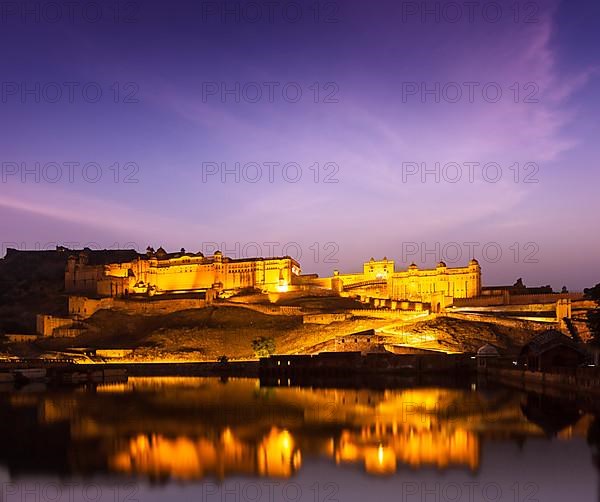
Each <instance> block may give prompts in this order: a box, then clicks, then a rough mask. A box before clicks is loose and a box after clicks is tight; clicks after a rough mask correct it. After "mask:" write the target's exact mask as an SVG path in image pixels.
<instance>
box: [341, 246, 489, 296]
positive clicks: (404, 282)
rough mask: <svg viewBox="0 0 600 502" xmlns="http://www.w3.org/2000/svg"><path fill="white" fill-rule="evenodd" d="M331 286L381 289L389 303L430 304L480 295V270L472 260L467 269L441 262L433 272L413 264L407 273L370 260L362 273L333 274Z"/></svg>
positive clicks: (390, 262) (380, 261) (344, 289)
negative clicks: (445, 299) (393, 301)
mask: <svg viewBox="0 0 600 502" xmlns="http://www.w3.org/2000/svg"><path fill="white" fill-rule="evenodd" d="M332 287H333V288H334V289H337V290H338V291H349V290H352V289H367V288H380V289H384V288H385V290H386V294H385V296H386V297H387V298H389V299H391V300H398V301H402V300H407V301H415V302H425V303H433V302H434V301H436V300H438V299H439V298H441V297H451V298H474V297H476V296H479V295H481V267H480V265H479V262H478V261H477V260H475V259H473V260H471V261H469V264H468V265H467V266H466V267H448V266H446V264H445V263H444V262H440V263H438V265H437V266H436V268H433V269H419V267H418V266H417V265H416V264H414V263H412V264H411V265H410V266H409V267H408V269H407V270H404V271H398V272H396V270H395V263H394V261H393V260H388V259H387V258H385V257H384V258H383V260H375V259H373V258H371V259H370V260H369V261H367V262H365V263H364V264H363V271H362V273H355V274H340V273H339V272H337V271H334V275H333V277H332Z"/></svg>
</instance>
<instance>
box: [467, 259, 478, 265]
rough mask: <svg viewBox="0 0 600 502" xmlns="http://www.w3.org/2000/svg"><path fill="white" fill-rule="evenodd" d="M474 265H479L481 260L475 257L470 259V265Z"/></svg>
mask: <svg viewBox="0 0 600 502" xmlns="http://www.w3.org/2000/svg"><path fill="white" fill-rule="evenodd" d="M474 265H477V266H479V262H478V261H477V260H476V259H475V258H473V259H472V260H471V261H469V266H474Z"/></svg>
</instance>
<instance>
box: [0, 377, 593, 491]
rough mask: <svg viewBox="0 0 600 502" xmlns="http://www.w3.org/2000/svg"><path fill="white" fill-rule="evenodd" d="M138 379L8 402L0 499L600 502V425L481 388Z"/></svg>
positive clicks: (582, 413) (548, 402)
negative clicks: (599, 498) (269, 383)
mask: <svg viewBox="0 0 600 502" xmlns="http://www.w3.org/2000/svg"><path fill="white" fill-rule="evenodd" d="M336 385H337V387H336V388H327V387H325V386H323V387H322V388H312V387H311V388H309V387H287V386H281V387H269V386H266V385H264V384H263V385H261V382H260V381H259V380H257V379H243V378H239V379H219V378H196V377H130V378H129V380H128V381H127V382H126V383H115V384H103V385H97V386H93V387H72V388H47V387H46V386H45V385H42V384H31V385H29V386H26V387H22V388H20V389H14V388H12V387H5V388H3V389H2V390H1V391H0V401H1V405H0V415H1V417H0V418H1V419H0V428H1V429H2V438H3V440H2V447H1V448H0V483H1V485H2V493H1V499H0V500H1V501H2V502H12V501H14V502H17V501H18V502H26V501H27V502H45V501H49V502H50V501H51V502H62V501H65V502H74V501H80V500H82V501H87V502H125V501H135V500H137V501H146V500H148V501H169V500H173V501H175V500H194V501H201V502H212V501H214V502H263V501H265V502H273V501H279V500H282V501H289V502H328V501H329V502H335V501H340V502H341V501H344V502H346V501H361V502H367V501H369V500H373V501H375V500H394V501H402V502H404V501H407V502H408V501H415V502H416V501H419V502H443V501H449V502H460V501H468V502H474V501H507V502H508V501H510V502H525V501H529V502H534V501H540V502H550V501H557V502H559V501H560V502H563V501H566V500H577V501H581V502H583V501H592V500H594V501H596V500H598V496H599V495H598V486H599V475H600V470H599V469H600V467H599V465H600V454H599V451H600V450H599V445H600V422H599V420H598V418H597V417H596V416H595V415H594V413H592V412H590V410H588V409H584V408H583V407H581V405H580V404H578V403H575V402H572V401H569V400H568V399H564V398H560V397H552V398H550V397H547V396H541V395H538V394H534V393H524V392H520V391H516V390H512V389H509V388H505V387H500V386H489V385H484V384H483V383H478V382H475V381H473V382H467V383H463V384H452V386H442V385H439V384H438V385H435V386H432V385H421V386H413V387H406V388H393V387H389V386H386V385H382V386H378V387H377V388H370V389H365V388H352V386H350V385H349V386H348V388H344V386H343V385H339V382H336Z"/></svg>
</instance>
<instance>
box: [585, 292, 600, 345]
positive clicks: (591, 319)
mask: <svg viewBox="0 0 600 502" xmlns="http://www.w3.org/2000/svg"><path fill="white" fill-rule="evenodd" d="M583 292H584V293H585V296H586V298H588V299H589V300H594V301H595V302H596V308H595V309H590V310H589V311H588V315H587V320H588V326H589V327H590V331H591V332H592V337H593V343H595V344H596V345H599V344H600V283H599V284H596V285H595V286H594V287H593V288H586V289H584V290H583Z"/></svg>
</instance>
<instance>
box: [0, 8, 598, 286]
mask: <svg viewBox="0 0 600 502" xmlns="http://www.w3.org/2000/svg"><path fill="white" fill-rule="evenodd" d="M49 3H52V2H49ZM248 3H249V2H226V4H225V7H227V8H228V9H229V10H233V11H235V10H236V9H240V8H241V9H242V10H241V11H240V17H239V19H235V17H234V16H235V15H234V14H225V13H224V12H223V9H224V4H223V3H222V2H203V1H199V0H194V1H177V2H173V3H166V2H148V1H144V2H137V3H136V2H123V3H122V4H121V7H122V9H121V13H120V15H117V18H118V20H119V22H116V21H115V13H114V10H113V9H114V3H113V2H106V3H101V4H100V5H102V8H103V10H102V12H100V13H98V12H94V11H92V10H89V9H90V6H89V4H90V2H83V3H82V4H78V5H80V6H81V8H79V7H76V8H75V9H74V11H73V12H69V11H68V9H67V7H64V9H63V10H62V11H61V12H60V13H59V14H60V19H58V20H57V21H56V22H51V21H52V16H53V15H55V13H53V11H51V10H49V9H50V7H48V8H47V9H46V10H43V6H44V5H46V6H47V3H45V2H44V1H42V2H41V4H40V3H38V4H37V5H38V7H37V8H38V9H40V10H39V12H38V13H37V14H31V13H29V14H27V10H26V9H25V10H23V9H24V7H23V6H29V8H30V9H35V7H32V6H34V5H36V4H35V3H34V2H16V3H14V5H16V6H17V11H16V12H14V11H13V10H10V11H6V9H5V10H3V11H2V12H0V44H1V47H2V51H3V58H2V59H1V61H0V67H1V70H2V71H1V73H0V74H1V76H2V77H1V79H0V81H1V83H2V87H1V89H0V91H1V96H0V98H1V99H0V112H1V115H0V117H1V119H0V128H1V130H0V152H1V155H0V157H1V159H0V160H1V162H2V186H1V187H0V190H1V191H0V211H1V214H2V218H1V223H0V231H1V234H2V247H3V251H4V249H5V248H6V247H8V246H13V247H15V246H16V247H20V248H30V249H34V248H36V247H39V246H41V247H46V246H52V245H53V244H54V243H57V242H58V243H61V244H69V243H74V244H76V245H79V246H82V245H86V244H87V245H90V247H101V248H108V247H114V246H115V245H119V246H127V247H129V246H130V245H135V246H136V247H137V248H138V249H142V250H143V249H145V248H146V246H147V245H149V244H150V245H152V246H154V247H158V246H160V245H162V246H163V247H165V248H166V249H168V250H178V249H179V248H180V247H185V248H186V249H187V250H189V251H199V250H203V251H205V252H207V251H210V250H211V249H213V244H212V243H218V245H219V246H218V247H220V248H224V249H223V251H224V252H225V254H229V255H232V256H244V255H255V254H257V253H256V250H259V251H262V253H259V254H264V255H267V254H276V255H279V254H283V253H285V252H287V254H291V255H292V256H295V257H296V258H299V260H300V262H301V264H302V266H303V271H304V272H306V273H309V272H317V273H319V274H321V275H326V274H330V273H331V271H332V270H333V269H334V268H339V269H340V270H342V271H358V270H360V268H361V263H362V261H363V260H365V259H368V258H369V257H371V256H375V257H383V256H384V255H387V257H388V258H394V259H396V261H397V264H398V265H397V267H398V268H403V267H404V266H406V265H408V264H409V263H410V262H411V261H415V262H416V263H417V264H419V265H423V266H425V265H434V264H435V263H436V262H437V261H438V260H439V259H440V258H442V259H445V260H446V262H447V263H448V265H449V266H461V265H464V264H466V263H467V261H468V259H469V258H470V256H469V255H470V254H474V256H475V257H476V258H477V259H479V261H480V262H481V265H482V268H483V274H484V283H485V284H487V285H493V284H509V283H510V284H512V283H513V282H514V281H515V280H516V278H517V277H523V279H524V282H525V283H526V284H528V285H539V284H548V283H550V284H552V285H553V286H554V287H555V288H560V287H561V286H562V285H563V284H564V285H566V286H567V287H569V288H570V289H572V290H580V289H582V288H584V287H588V286H592V285H594V284H596V283H597V282H600V263H599V259H598V249H599V247H600V232H599V231H598V226H599V225H598V222H597V219H598V214H599V213H598V210H599V205H600V202H598V186H599V182H600V170H599V169H598V160H597V159H598V158H599V150H600V145H599V142H598V137H600V134H599V133H600V131H599V125H598V124H599V121H598V116H599V113H600V100H599V99H598V83H599V81H600V74H599V70H600V61H599V56H598V47H600V32H599V31H598V30H597V20H598V19H599V17H600V4H599V3H598V2H597V1H596V0H590V1H578V0H575V1H573V0H569V1H568V2H567V1H563V2H559V1H546V0H542V1H539V2H519V3H518V5H519V11H518V19H515V16H516V14H517V13H516V12H515V10H514V5H515V2H514V0H510V1H499V2H485V1H483V2H479V3H478V5H479V6H478V7H475V8H474V11H473V12H472V13H471V14H472V18H471V19H469V15H470V13H469V10H468V7H466V6H465V4H464V3H463V2H456V3H453V2H447V1H441V2H427V3H425V4H423V3H422V2H398V1H385V2H384V1H377V2H365V1H364V0H362V1H354V0H344V1H341V0H340V1H339V2H337V3H336V2H321V4H320V7H321V12H320V14H321V17H320V19H319V21H318V22H317V21H316V20H315V18H314V16H315V12H314V5H315V3H314V2H313V1H310V2H286V1H284V0H281V1H279V2H276V3H275V4H274V7H272V17H271V19H269V11H268V7H267V6H266V5H265V2H257V3H258V5H260V6H261V9H262V10H261V12H260V13H257V12H256V10H254V11H252V10H250V9H251V8H254V7H252V5H248ZM250 3H251V4H252V2H250ZM490 3H492V4H494V5H492V6H490V5H489V4H490ZM59 4H60V5H63V4H62V3H61V2H59ZM450 4H452V5H450ZM64 5H66V4H64ZM254 5H256V4H254ZM495 5H500V6H501V7H502V11H501V13H500V14H498V11H496V10H495V7H494V6H495ZM40 6H41V7H40ZM297 6H300V7H301V8H302V12H301V13H300V14H299V13H298V10H297ZM311 6H312V7H311ZM423 6H426V7H427V8H428V9H429V10H430V11H431V10H435V8H436V7H437V8H438V9H439V12H440V17H439V19H436V14H435V13H431V12H430V13H427V12H423ZM456 6H458V8H460V9H461V10H462V12H459V11H457V10H456V8H455V7H456ZM84 8H87V9H88V10H87V11H86V12H87V13H86V14H85V15H84V13H83V11H82V9H84ZM284 9H285V10H284ZM415 9H416V12H415ZM37 16H39V17H37ZM223 16H225V17H223ZM253 16H258V19H257V21H256V22H251V21H252V17H253ZM422 16H424V17H422ZM457 16H458V17H457ZM95 17H97V18H98V21H97V22H89V21H90V20H93V19H94V18H95ZM296 17H297V18H298V20H297V21H296V22H293V20H294V19H295V18H296ZM495 17H498V19H497V21H496V22H492V21H493V20H494V18H495ZM455 19H456V22H451V21H453V20H455ZM271 20H272V22H271ZM126 21H134V22H126ZM328 21H337V22H328ZM526 21H535V22H526ZM67 82H74V83H76V84H65V83H67ZM115 82H118V84H117V86H115ZM267 82H274V84H266V83H267ZM315 82H317V83H318V85H317V86H316V87H315V85H314V84H315ZM469 82H470V83H472V84H466V83H469ZM236 83H238V84H239V89H240V91H239V94H238V96H239V99H236V97H237V96H236V94H235V91H234V92H233V93H230V94H225V96H221V94H220V92H218V91H217V92H216V94H209V93H208V92H207V91H213V90H214V89H215V88H216V89H219V88H220V86H221V85H224V86H225V87H226V88H227V89H232V90H235V86H236ZM253 83H257V84H258V87H259V88H260V89H261V91H262V95H261V96H260V97H258V98H256V99H255V96H256V86H255V84H253ZM515 83H517V85H516V87H515ZM436 84H437V85H439V89H440V92H439V99H437V98H436V95H435V94H434V93H429V94H427V93H422V92H421V86H422V85H425V87H426V89H433V90H435V88H436ZM36 85H37V86H39V89H40V90H39V95H38V91H36V90H35V89H36ZM269 85H272V86H273V88H274V95H273V99H272V100H270V99H269V92H268V89H269ZM69 86H71V88H74V89H75V90H74V94H73V99H70V98H71V97H70V96H69V90H68V89H69ZM83 87H85V88H86V93H87V94H85V95H83V94H82V88H83ZM284 87H285V88H286V91H287V94H283V92H282V89H283V88H284ZM484 87H485V89H486V94H484V93H483V91H482V89H483V88H484ZM57 88H58V89H60V91H61V92H62V95H61V96H59V97H58V98H57V97H56V96H57V94H56V89H57ZM97 88H100V89H101V90H102V95H101V96H100V98H99V99H98V101H97V102H92V101H94V97H95V92H96V89H97ZM116 88H118V89H119V93H118V96H115V89H116ZM316 88H318V89H319V92H318V95H316V94H315V89H316ZM457 88H458V89H460V90H461V91H462V95H461V96H458V95H457V94H456V90H457ZM469 88H471V89H474V91H473V96H472V97H473V99H470V98H471V96H469ZM244 89H245V91H244ZM297 89H300V90H301V91H302V96H301V97H300V99H299V101H298V102H292V101H293V100H294V97H295V95H296V90H297ZM498 89H499V90H500V91H501V92H502V96H501V97H500V99H499V100H498V101H497V102H492V101H494V100H495V95H496V92H497V90H498ZM517 89H518V93H517ZM27 90H29V91H31V92H25V93H24V94H23V93H22V91H27ZM127 96H130V97H129V99H127ZM115 98H116V101H118V102H115ZM315 98H316V101H317V102H315ZM124 100H128V101H137V102H123V101H124ZM515 100H516V101H518V102H515ZM37 101H39V102H37ZM51 101H56V102H51ZM71 101H72V102H71ZM237 101H239V102H237ZM252 101H256V102H252ZM271 101H272V102H271ZM326 101H333V102H326ZM335 101H337V102H335ZM423 101H425V102H423ZM471 101H472V102H471ZM529 101H535V102H529ZM36 162H39V163H40V167H39V168H36V166H35V163H36ZM66 162H79V163H81V164H87V163H90V162H93V163H97V164H98V165H99V166H100V168H101V178H100V180H99V181H97V182H95V183H92V182H90V178H93V177H94V176H95V175H96V171H94V169H93V168H92V169H89V168H88V170H87V171H86V175H87V176H88V181H86V180H85V179H84V176H83V175H84V173H83V172H82V168H81V167H73V168H72V176H73V180H72V181H71V180H70V179H69V177H70V176H69V168H68V167H66V166H65V165H64V163H66ZM128 162H133V163H135V164H136V165H137V166H138V168H139V170H137V172H133V171H132V169H130V168H128V167H126V166H125V165H126V164H127V163H128ZM206 162H216V163H217V164H221V163H224V164H225V166H227V168H229V169H231V170H232V171H233V170H234V169H235V163H236V162H240V163H241V164H242V165H244V164H246V163H258V164H259V165H261V166H262V168H263V172H262V177H260V179H258V180H257V181H256V182H255V183H251V182H250V181H249V179H250V178H254V177H255V176H256V175H257V172H256V170H255V169H254V168H253V167H252V166H247V167H246V168H245V169H244V170H242V171H241V175H240V180H239V182H236V180H235V175H234V174H232V173H230V174H228V175H227V176H226V178H225V180H224V181H225V182H223V181H222V179H221V174H220V173H217V174H213V175H208V174H207V173H209V172H210V171H208V170H207V169H209V168H207V167H206V165H205V164H203V163H206ZM269 162H279V163H281V164H282V165H283V164H287V163H297V164H298V165H300V167H301V170H302V171H301V176H300V179H299V180H298V181H297V182H295V183H294V182H291V179H292V178H294V177H295V176H297V171H296V170H295V168H293V167H292V168H291V169H290V168H289V167H290V166H288V170H286V171H285V173H282V169H281V167H274V168H273V171H272V173H273V178H274V179H273V182H271V181H270V179H269V168H268V167H266V166H265V163H269ZM436 162H439V163H441V165H442V166H445V165H447V164H448V163H458V165H459V166H460V167H461V169H462V178H461V179H460V180H458V181H456V182H451V180H455V179H456V176H457V175H458V171H457V170H456V169H455V168H454V167H451V166H446V167H445V168H440V169H439V170H438V171H437V172H438V173H439V175H440V179H439V182H436V174H435V173H434V171H435V169H436V168H435V163H436ZM465 162H479V163H480V164H481V165H483V164H488V163H496V165H499V166H500V171H497V169H496V168H495V167H493V165H492V166H491V167H490V166H488V168H487V169H486V170H485V171H484V172H483V174H485V176H484V175H483V174H482V171H483V170H482V168H481V166H479V167H477V166H475V167H473V168H469V167H468V166H467V165H465V164H464V163H465ZM14 163H17V164H16V165H18V166H19V167H18V168H17V167H15V164H14ZM49 163H58V164H61V165H62V175H61V177H60V179H58V180H57V181H56V182H54V183H52V179H53V178H56V177H58V171H56V169H55V168H53V167H52V166H51V164H49ZM115 163H119V165H120V168H119V169H118V172H119V174H120V176H119V179H118V180H117V182H115V179H114V176H115V169H114V167H113V168H112V169H111V166H113V165H114V164H115ZM315 163H319V169H318V170H317V172H318V182H315V181H316V180H315V169H314V168H312V170H311V166H313V165H314V164H315ZM327 163H335V164H336V165H337V171H336V172H334V171H335V170H334V169H333V168H332V167H331V165H327ZM406 163H417V164H418V165H422V164H424V165H425V166H426V168H427V169H428V170H430V171H431V172H429V174H427V175H426V177H425V179H424V180H423V179H422V178H421V174H422V173H421V172H416V173H415V172H414V170H415V168H416V167H415V166H416V164H406ZM515 163H519V168H518V169H515V168H514V167H511V166H514V165H515ZM528 163H534V164H535V166H537V167H535V166H532V164H528ZM203 165H204V167H203ZM23 166H25V167H26V168H27V169H30V170H31V172H30V173H29V174H25V173H24V171H23ZM471 169H472V170H471ZM15 170H16V171H15ZM471 172H472V173H474V177H473V179H470V173H471ZM36 174H37V175H39V178H40V179H39V180H36ZM284 174H285V175H287V179H286V178H285V177H284ZM498 174H499V175H500V179H499V180H498V181H496V182H492V180H493V179H494V178H495V177H497V176H498ZM127 175H130V178H129V179H130V180H137V181H138V182H137V183H125V182H124V180H123V178H124V177H125V176H127ZM516 175H518V179H515V176H516ZM327 176H329V177H328V178H327V179H328V180H329V181H334V180H337V183H325V182H324V179H325V178H326V177H327ZM525 181H530V182H525ZM531 181H535V182H531ZM270 242H274V243H277V244H272V245H270V244H268V243H270ZM252 243H257V244H258V246H256V245H254V244H252ZM468 243H477V244H468ZM269 250H273V251H274V252H273V253H269ZM470 250H473V251H472V252H470ZM498 251H501V256H498Z"/></svg>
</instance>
